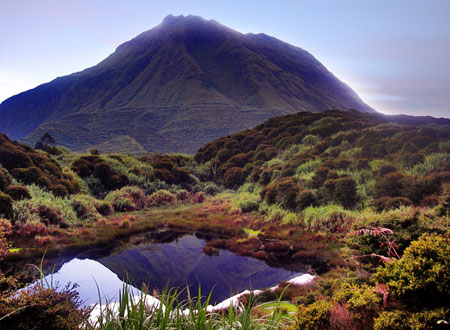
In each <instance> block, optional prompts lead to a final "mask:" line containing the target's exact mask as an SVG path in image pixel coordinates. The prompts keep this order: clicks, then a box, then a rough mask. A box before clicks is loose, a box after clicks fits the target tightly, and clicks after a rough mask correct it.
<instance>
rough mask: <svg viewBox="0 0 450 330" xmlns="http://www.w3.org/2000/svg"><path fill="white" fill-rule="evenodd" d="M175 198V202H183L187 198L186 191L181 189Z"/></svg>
mask: <svg viewBox="0 0 450 330" xmlns="http://www.w3.org/2000/svg"><path fill="white" fill-rule="evenodd" d="M175 196H176V198H177V201H179V202H184V201H186V200H187V199H188V198H189V193H188V192H187V190H184V189H181V190H180V191H177V193H176V195H175Z"/></svg>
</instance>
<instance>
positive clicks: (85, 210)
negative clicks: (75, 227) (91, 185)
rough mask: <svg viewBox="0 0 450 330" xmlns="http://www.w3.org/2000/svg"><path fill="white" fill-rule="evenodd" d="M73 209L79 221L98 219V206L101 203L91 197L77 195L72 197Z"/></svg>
mask: <svg viewBox="0 0 450 330" xmlns="http://www.w3.org/2000/svg"><path fill="white" fill-rule="evenodd" d="M71 202H72V207H73V209H74V211H75V213H76V214H77V217H78V219H88V218H96V217H98V216H99V212H98V210H97V205H98V204H99V201H98V200H96V199H95V198H94V197H92V196H90V195H75V196H72V197H71Z"/></svg>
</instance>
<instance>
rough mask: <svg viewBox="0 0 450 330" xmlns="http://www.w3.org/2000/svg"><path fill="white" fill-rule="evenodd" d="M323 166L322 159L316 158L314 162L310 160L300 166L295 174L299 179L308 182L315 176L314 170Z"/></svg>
mask: <svg viewBox="0 0 450 330" xmlns="http://www.w3.org/2000/svg"><path fill="white" fill-rule="evenodd" d="M320 164H321V161H320V159H318V158H316V159H314V160H309V161H307V162H305V163H303V164H302V165H300V166H298V167H297V169H296V170H295V174H296V176H297V177H298V178H299V179H302V180H305V181H308V180H310V179H311V178H312V177H313V175H314V170H315V169H316V168H318V167H319V166H320Z"/></svg>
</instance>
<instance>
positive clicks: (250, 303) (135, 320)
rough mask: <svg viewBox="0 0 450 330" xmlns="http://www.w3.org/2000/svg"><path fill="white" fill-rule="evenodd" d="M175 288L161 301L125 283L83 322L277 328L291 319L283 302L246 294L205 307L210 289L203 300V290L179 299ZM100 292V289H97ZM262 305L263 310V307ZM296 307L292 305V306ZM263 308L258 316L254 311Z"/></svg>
mask: <svg viewBox="0 0 450 330" xmlns="http://www.w3.org/2000/svg"><path fill="white" fill-rule="evenodd" d="M179 293H180V292H178V291H177V290H169V291H168V292H166V293H163V294H161V295H160V296H159V300H160V303H158V302H156V303H155V300H154V299H153V298H150V297H149V296H147V295H146V294H144V293H142V292H141V293H140V295H138V296H136V295H135V294H133V292H132V291H131V290H130V288H129V286H128V285H124V287H123V288H122V291H121V292H120V293H119V301H118V303H117V304H108V303H107V304H106V305H102V304H101V303H99V305H97V306H96V308H97V310H98V311H99V315H98V317H96V318H93V317H90V318H89V319H87V320H85V322H84V324H83V325H82V326H83V327H84V328H86V329H91V330H103V329H104V330H110V329H161V330H163V329H187V330H188V329H192V330H194V329H195V330H197V329H198V330H208V329H230V330H231V329H248V330H253V329H255V330H256V329H279V327H280V326H281V325H282V324H284V325H287V324H289V323H290V322H291V320H290V319H287V318H286V317H283V316H285V315H283V314H282V313H281V312H280V311H283V310H288V311H289V312H291V311H292V307H293V306H289V305H290V304H288V303H286V302H280V299H279V300H278V301H277V302H271V303H269V304H261V305H257V304H256V302H255V300H254V299H253V298H252V297H251V296H249V297H248V298H247V302H246V303H243V302H241V303H239V305H238V306H233V304H230V306H229V307H228V309H225V310H223V311H214V312H211V311H208V309H209V307H208V304H209V301H210V297H211V292H210V293H209V295H208V296H207V297H206V299H204V302H203V303H202V298H204V297H203V296H202V292H201V289H200V288H199V290H198V292H197V296H196V297H193V298H188V299H187V300H185V301H182V302H179V301H178V298H179ZM99 295H100V293H99ZM263 308H265V310H264V309H263ZM294 308H295V307H294ZM257 310H264V315H263V316H259V315H258V314H257V313H256V312H255V311H257Z"/></svg>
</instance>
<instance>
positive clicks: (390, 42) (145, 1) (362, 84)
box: [0, 0, 450, 118]
mask: <svg viewBox="0 0 450 330" xmlns="http://www.w3.org/2000/svg"><path fill="white" fill-rule="evenodd" d="M169 14H173V15H199V16H202V17H204V18H206V19H214V20H216V21H218V22H219V23H221V24H223V25H226V26H228V27H230V28H232V29H234V30H237V31H239V32H242V33H249V32H251V33H265V34H268V35H271V36H273V37H276V38H278V39H280V40H283V41H286V42H288V43H290V44H292V45H295V46H297V47H300V48H303V49H305V50H307V51H308V52H310V53H311V54H312V55H314V56H315V57H316V58H317V59H318V60H319V61H320V62H322V64H324V65H325V66H326V67H327V68H328V70H330V71H331V72H333V73H334V74H335V75H336V76H337V77H338V78H339V79H341V80H342V81H344V82H345V83H346V84H348V85H349V86H350V87H351V88H352V89H353V90H355V91H356V92H357V93H358V95H359V96H360V97H361V98H362V99H363V100H364V101H365V102H366V103H368V104H369V105H371V106H372V107H374V108H375V109H376V110H377V111H380V112H382V113H385V114H400V113H404V114H410V115H432V116H435V117H447V118H449V117H450V0H446V1H432V0H428V1H399V0H397V1H383V0H373V1H370V0H359V1H356V0H354V1H339V0H333V1H331V0H329V1H322V0H310V1H300V0H297V1H292V0H240V1H236V0H178V1H174V0H165V1H159V0H155V1H153V0H0V102H1V101H3V100H5V99H6V98H8V97H10V96H12V95H15V94H18V93H20V92H23V91H25V90H28V89H31V88H34V87H36V86H38V85H40V84H42V83H45V82H48V81H51V80H53V79H54V78H56V77H59V76H64V75H68V74H70V73H73V72H77V71H81V70H83V69H85V68H88V67H91V66H93V65H95V64H97V63H98V62H100V61H101V60H102V59H104V58H106V57H107V56H108V55H109V54H111V53H112V52H114V50H115V49H116V48H117V46H119V45H120V44H122V43H124V42H125V41H127V40H129V39H131V38H133V37H135V36H136V35H138V34H140V33H141V32H143V31H146V30H149V29H151V28H152V27H154V26H156V25H158V24H159V23H160V22H161V21H162V20H163V19H164V17H165V16H167V15H169Z"/></svg>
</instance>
